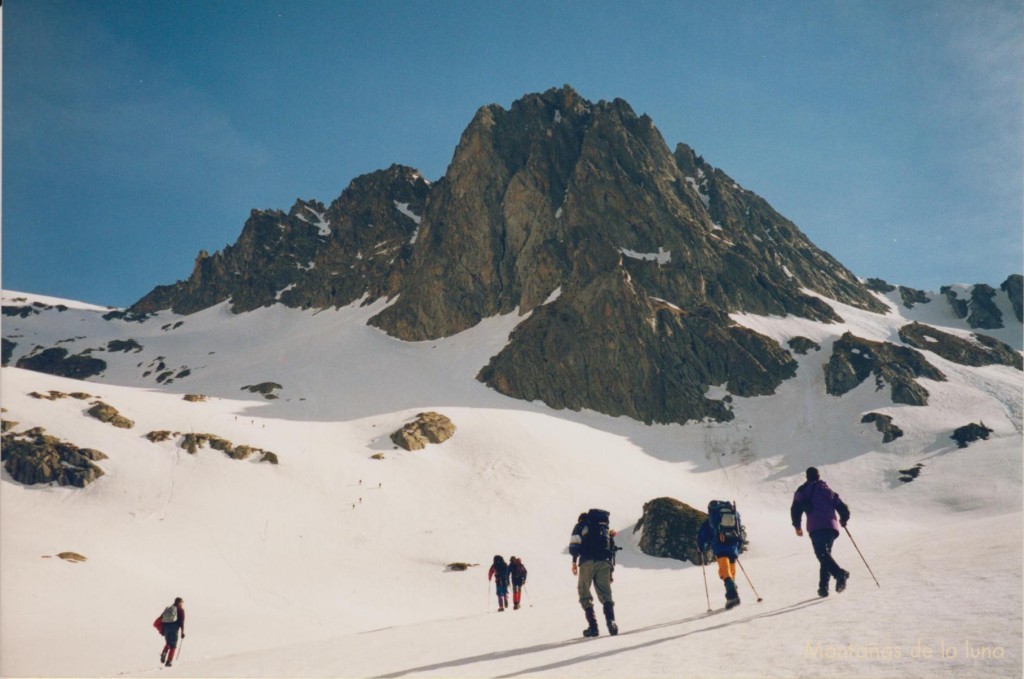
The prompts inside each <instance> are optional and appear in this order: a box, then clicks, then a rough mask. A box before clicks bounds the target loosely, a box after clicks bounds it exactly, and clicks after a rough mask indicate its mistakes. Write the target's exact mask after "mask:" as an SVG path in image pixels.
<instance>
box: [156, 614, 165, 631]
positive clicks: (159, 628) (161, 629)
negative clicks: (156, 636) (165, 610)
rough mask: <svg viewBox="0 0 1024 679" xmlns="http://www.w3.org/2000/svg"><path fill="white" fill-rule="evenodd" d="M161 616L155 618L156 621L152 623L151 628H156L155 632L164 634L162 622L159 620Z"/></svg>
mask: <svg viewBox="0 0 1024 679" xmlns="http://www.w3.org/2000/svg"><path fill="white" fill-rule="evenodd" d="M160 617H161V616H159V615H158V616H156V620H154V621H153V627H156V631H157V632H159V633H160V634H163V633H164V621H163V620H161V619H160Z"/></svg>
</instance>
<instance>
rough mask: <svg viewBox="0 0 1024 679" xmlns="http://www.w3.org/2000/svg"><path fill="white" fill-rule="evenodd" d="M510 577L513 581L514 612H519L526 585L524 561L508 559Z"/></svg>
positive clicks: (515, 558) (513, 558)
mask: <svg viewBox="0 0 1024 679" xmlns="http://www.w3.org/2000/svg"><path fill="white" fill-rule="evenodd" d="M508 575H509V578H511V580H512V610H515V611H518V610H519V603H520V602H521V601H522V597H523V586H524V585H525V584H526V566H524V565H523V561H522V559H519V558H517V557H514V556H510V557H509V559H508Z"/></svg>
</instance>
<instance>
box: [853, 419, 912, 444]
mask: <svg viewBox="0 0 1024 679" xmlns="http://www.w3.org/2000/svg"><path fill="white" fill-rule="evenodd" d="M860 421H861V422H863V423H865V424H867V423H870V422H874V423H875V428H876V429H877V430H878V431H880V432H882V443H892V442H893V441H895V440H896V439H898V438H899V437H901V436H903V430H902V429H900V428H899V427H897V426H896V425H895V424H893V423H892V417H890V416H889V415H882V414H881V413H868V414H867V415H865V416H864V417H862V418H860Z"/></svg>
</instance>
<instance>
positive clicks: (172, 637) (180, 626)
mask: <svg viewBox="0 0 1024 679" xmlns="http://www.w3.org/2000/svg"><path fill="white" fill-rule="evenodd" d="M184 603H185V600H184V599H182V598H181V597H180V596H179V597H177V598H176V599H175V600H174V603H173V604H171V605H170V606H168V607H167V608H165V609H164V612H163V614H161V615H160V618H159V620H158V622H159V623H160V625H159V626H158V627H157V629H159V630H160V632H161V633H162V634H163V635H164V640H165V641H166V643H165V644H164V650H163V651H161V652H160V662H162V663H163V664H164V665H166V666H167V667H170V666H171V661H172V660H174V652H175V651H176V650H177V649H178V630H181V638H182V639H184V638H185V606H184V605H183V604H184Z"/></svg>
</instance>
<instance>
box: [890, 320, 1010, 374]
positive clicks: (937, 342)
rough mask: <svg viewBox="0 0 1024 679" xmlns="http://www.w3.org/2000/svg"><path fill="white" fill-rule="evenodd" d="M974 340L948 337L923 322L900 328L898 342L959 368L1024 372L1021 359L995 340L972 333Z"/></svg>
mask: <svg viewBox="0 0 1024 679" xmlns="http://www.w3.org/2000/svg"><path fill="white" fill-rule="evenodd" d="M973 338H974V341H973V342H972V341H970V340H966V339H963V338H962V337H957V336H956V335H951V334H949V333H947V332H943V331H941V330H938V329H936V328H933V327H931V326H927V325H924V324H923V323H911V324H910V325H905V326H903V327H902V328H900V339H901V340H903V341H904V342H906V343H907V344H909V345H910V346H912V347H916V348H918V349H923V350H925V351H931V352H934V353H936V354H938V355H939V356H942V357H943V358H944V359H946V360H948V361H953V362H954V363H959V364H960V365H969V366H983V365H1009V366H1013V367H1015V368H1017V370H1024V358H1022V357H1021V355H1020V353H1019V352H1017V351H1014V350H1013V348H1012V347H1011V346H1009V345H1008V344H1005V343H1003V342H1000V341H999V340H997V339H995V338H994V337H989V336H988V335H981V334H977V333H975V334H974V335H973Z"/></svg>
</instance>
